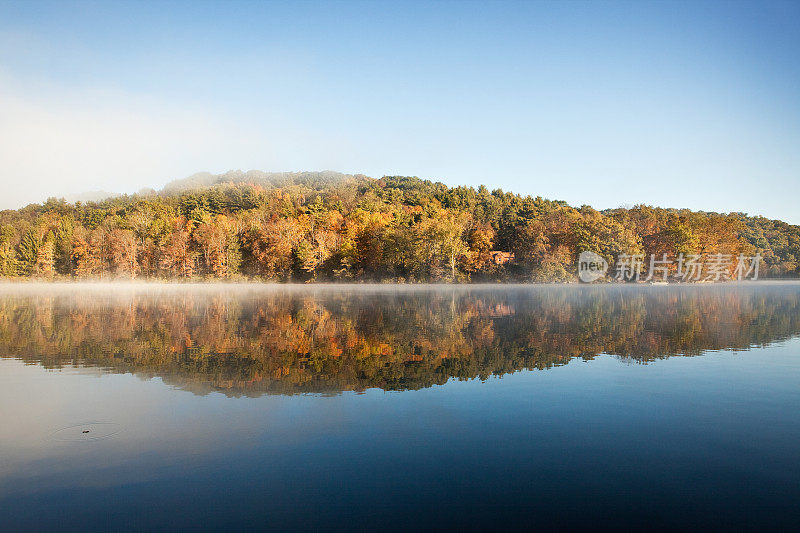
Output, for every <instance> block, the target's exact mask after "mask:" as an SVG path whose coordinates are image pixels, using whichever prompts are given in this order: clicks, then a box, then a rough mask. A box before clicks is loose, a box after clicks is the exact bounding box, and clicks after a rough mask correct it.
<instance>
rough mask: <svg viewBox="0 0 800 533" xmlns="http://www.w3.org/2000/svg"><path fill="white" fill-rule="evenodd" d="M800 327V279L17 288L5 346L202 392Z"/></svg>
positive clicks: (663, 352) (375, 377) (420, 376)
mask: <svg viewBox="0 0 800 533" xmlns="http://www.w3.org/2000/svg"><path fill="white" fill-rule="evenodd" d="M798 333H800V285H798V284H768V283H763V284H757V283H754V284H750V285H740V286H727V285H726V286H706V287H700V286H693V287H654V286H645V287H641V286H640V287H628V286H624V287H620V286H611V287H608V286H607V287H572V286H569V287H547V286H533V287H530V286H528V287H518V286H517V287H513V286H511V287H508V286H504V287H499V288H497V287H437V288H432V287H412V288H396V287H388V288H387V287H368V288H364V287H358V288H353V287H341V286H337V287H319V286H317V287H287V286H283V287H274V286H252V285H244V286H219V285H216V286H214V285H212V286H203V287H191V286H183V287H169V288H167V289H161V288H158V287H156V286H148V285H139V286H100V285H98V286H80V285H72V286H44V287H43V286H38V287H37V286H30V287H28V286H11V287H5V288H3V290H2V292H0V355H2V356H4V357H20V358H23V359H25V360H26V361H31V362H36V363H39V364H41V365H43V366H45V367H47V368H59V367H63V366H65V365H78V366H82V367H91V368H101V369H104V370H106V371H109V372H114V373H122V372H132V373H135V374H137V375H140V376H158V377H161V378H162V379H164V380H165V381H166V382H168V383H170V384H173V385H176V386H179V387H181V388H185V389H188V390H192V391H194V392H197V393H201V394H202V393H206V392H209V391H215V390H216V391H222V392H224V393H226V394H229V395H248V396H259V395H262V394H265V393H276V394H292V393H301V392H322V393H336V392H340V391H346V390H354V391H361V390H364V389H367V388H372V387H378V388H381V389H385V390H404V389H419V388H424V387H430V386H432V385H434V384H443V383H445V382H446V381H447V380H449V379H451V378H459V379H468V378H476V377H477V378H480V379H486V378H488V377H489V376H491V375H503V374H507V373H510V372H516V371H520V370H525V369H545V368H549V367H552V366H555V365H560V364H565V363H566V362H568V361H569V360H571V359H573V358H576V357H583V358H592V357H594V356H596V355H597V354H600V353H609V354H614V355H617V356H619V357H622V358H626V359H629V360H631V361H637V362H647V361H651V360H654V359H656V358H661V357H667V356H674V355H698V354H701V353H702V352H703V351H706V350H717V349H737V350H746V349H748V348H750V347H751V346H753V345H765V344H768V343H772V342H775V341H779V340H783V339H786V338H789V337H792V336H794V335H797V334H798Z"/></svg>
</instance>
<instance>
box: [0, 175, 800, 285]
mask: <svg viewBox="0 0 800 533" xmlns="http://www.w3.org/2000/svg"><path fill="white" fill-rule="evenodd" d="M584 250H591V251H594V252H597V253H599V254H601V255H602V256H603V257H605V258H606V259H607V260H608V261H609V262H610V263H613V261H614V259H615V258H616V257H617V256H618V255H619V254H643V255H644V256H645V257H649V256H650V254H656V256H657V257H661V255H662V254H668V255H669V256H670V257H677V256H678V254H686V255H691V254H698V255H701V256H703V257H707V256H708V255H710V254H717V253H722V254H732V255H733V256H736V255H738V254H746V255H754V254H755V253H760V254H761V255H762V257H763V263H762V266H761V271H760V275H761V277H797V276H799V275H800V226H794V225H790V224H786V223H784V222H781V221H779V220H769V219H767V218H763V217H751V216H746V215H744V214H741V213H728V214H721V213H710V212H697V211H690V210H679V209H663V208H656V207H650V206H636V207H633V208H630V209H624V208H619V209H611V210H606V211H602V212H600V211H597V210H595V209H593V208H591V207H589V206H582V207H580V208H576V207H572V206H569V205H567V204H566V203H565V202H561V201H552V200H545V199H542V198H540V197H530V196H520V195H517V194H513V193H509V192H504V191H502V190H500V189H496V190H493V191H489V190H488V189H487V188H486V187H484V186H481V187H479V188H477V189H475V188H472V187H452V188H451V187H448V186H446V185H444V184H442V183H435V182H431V181H426V180H421V179H418V178H412V177H400V176H387V177H384V178H381V179H372V178H369V177H366V176H362V175H348V174H340V173H336V172H330V171H326V172H300V173H266V172H260V171H248V172H241V171H234V172H228V173H225V174H219V175H214V174H208V173H200V174H195V175H193V176H190V177H189V178H186V179H183V180H177V181H174V182H172V183H170V184H168V185H167V186H166V187H165V188H164V189H163V190H161V191H159V192H150V193H141V194H136V195H123V196H118V197H113V198H109V199H106V200H103V201H100V202H87V203H81V202H76V203H67V202H65V201H64V200H57V199H50V200H48V201H47V202H45V203H44V204H33V205H29V206H27V207H25V208H22V209H19V210H7V211H3V212H0V274H1V275H3V276H5V277H39V278H58V277H67V278H77V279H83V278H86V279H91V278H113V277H122V278H197V279H212V278H220V279H241V278H252V279H264V280H279V281H310V280H318V281H326V280H339V281H344V280H358V281H414V282H417V281H460V282H466V281H574V280H575V279H576V260H577V256H578V254H579V253H580V252H581V251H584ZM645 266H646V265H645Z"/></svg>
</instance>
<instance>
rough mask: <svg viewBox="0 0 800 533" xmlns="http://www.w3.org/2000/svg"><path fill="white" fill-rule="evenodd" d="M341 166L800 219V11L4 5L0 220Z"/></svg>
mask: <svg viewBox="0 0 800 533" xmlns="http://www.w3.org/2000/svg"><path fill="white" fill-rule="evenodd" d="M231 169H242V170H247V169H260V170H266V171H286V170H323V169H330V170H338V171H341V172H348V173H363V174H367V175H370V176H374V177H379V176H381V175H387V174H388V175H394V174H402V175H413V176H419V177H423V178H430V179H434V180H440V181H443V182H445V183H447V184H450V185H460V184H465V185H476V186H477V185H479V184H482V183H483V184H486V185H487V186H488V187H489V188H490V189H493V188H498V187H499V188H502V189H504V190H511V191H514V192H519V193H525V194H534V195H541V196H544V197H546V198H553V199H562V200H566V201H568V202H569V203H570V204H573V205H582V204H590V205H593V206H595V207H597V208H601V209H602V208H607V207H617V206H620V205H634V204H638V203H647V204H652V205H659V206H664V207H689V208H693V209H705V210H714V211H744V212H747V213H750V214H763V215H766V216H768V217H770V218H781V219H784V220H787V221H789V222H792V223H795V224H798V223H800V206H798V198H800V2H788V3H778V2H774V3H770V2H753V3H736V2H713V3H702V2H697V1H692V2H658V3H649V2H641V1H639V2H632V3H616V2H614V3H609V2H593V3H582V2H559V3H542V2H532V3H500V2H474V3H457V2H442V3H429V2H419V3H414V2H403V3H388V2H368V3H355V2H353V3H350V2H325V3H306V2H291V3H285V4H284V3H255V2H219V3H198V2H191V3H178V2H171V3H167V2H157V3H141V2H127V3H111V2H108V3H71V2H64V1H60V2H53V3H50V2H36V1H21V2H4V1H3V0H0V181H1V182H2V190H1V192H2V194H0V208H9V207H19V206H21V205H23V204H25V203H28V202H31V201H41V200H43V199H44V198H46V197H48V196H62V195H69V194H74V193H80V192H85V191H91V190H106V191H113V192H132V191H136V190H138V189H140V188H142V187H154V188H159V187H160V186H162V185H163V184H165V183H166V182H168V181H170V180H172V179H176V178H181V177H185V176H187V175H190V174H193V173H195V172H198V171H211V172H223V171H226V170H231Z"/></svg>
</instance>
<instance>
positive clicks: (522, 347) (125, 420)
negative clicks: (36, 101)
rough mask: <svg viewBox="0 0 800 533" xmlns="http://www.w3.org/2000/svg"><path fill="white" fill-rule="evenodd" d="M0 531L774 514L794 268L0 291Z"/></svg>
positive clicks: (784, 480) (795, 517) (799, 416)
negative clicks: (573, 282) (749, 274)
mask: <svg viewBox="0 0 800 533" xmlns="http://www.w3.org/2000/svg"><path fill="white" fill-rule="evenodd" d="M0 356H2V358H0V530H4V531H5V530H24V531H29V530H31V529H37V530H51V529H53V528H58V529H60V530H63V529H75V530H85V529H87V528H91V529H116V530H142V529H164V528H175V527H183V528H193V529H222V528H227V529H279V530H292V529H296V528H299V527H304V528H315V529H326V530H331V529H348V530H351V529H356V530H359V529H375V528H382V529H387V530H400V529H410V528H414V529H426V530H428V529H453V528H461V529H481V530H485V529H488V528H495V529H500V528H504V527H505V528H508V527H513V528H517V529H531V528H542V527H586V526H589V527H591V528H601V527H628V528H630V527H633V528H641V529H644V528H647V529H658V528H668V527H678V526H685V527H688V528H689V529H705V528H708V527H721V526H722V527H728V528H734V527H735V528H739V529H764V528H777V527H783V528H795V529H797V528H798V527H800V506H798V501H800V284H790V283H786V284H773V283H766V282H764V283H752V284H743V285H738V286H735V285H726V286H692V287H659V286H640V287H627V286H625V287H619V286H614V287H594V286H592V287H585V286H583V287H548V286H534V287H519V286H517V287H514V286H510V287H506V286H503V287H434V288H432V287H411V288H396V287H366V288H364V287H361V288H352V287H341V286H333V287H321V286H315V287H286V286H284V287H271V286H250V285H236V286H220V285H211V286H167V287H163V286H156V285H119V286H108V285H88V286H87V285H71V286H70V285H65V286H58V285H49V286H36V285H13V286H4V287H0Z"/></svg>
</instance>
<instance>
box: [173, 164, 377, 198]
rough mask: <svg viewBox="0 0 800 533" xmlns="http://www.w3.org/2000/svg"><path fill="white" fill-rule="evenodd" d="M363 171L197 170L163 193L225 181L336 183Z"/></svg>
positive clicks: (279, 184)
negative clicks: (220, 171) (215, 171)
mask: <svg viewBox="0 0 800 533" xmlns="http://www.w3.org/2000/svg"><path fill="white" fill-rule="evenodd" d="M366 178H367V176H365V175H363V174H343V173H341V172H335V171H333V170H322V171H311V172H264V171H261V170H248V171H242V170H229V171H228V172H224V173H222V174H212V173H210V172H198V173H196V174H192V175H191V176H189V177H187V178H182V179H178V180H174V181H171V182H169V183H167V184H166V185H165V186H164V188H163V189H161V193H162V194H177V193H181V192H186V191H191V190H195V189H204V188H207V187H213V186H215V185H221V184H224V183H231V184H238V183H248V184H253V185H260V186H262V187H265V188H272V187H286V186H290V185H299V184H308V183H312V182H313V183H316V184H319V185H334V184H337V183H341V182H344V181H348V180H361V179H366Z"/></svg>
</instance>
